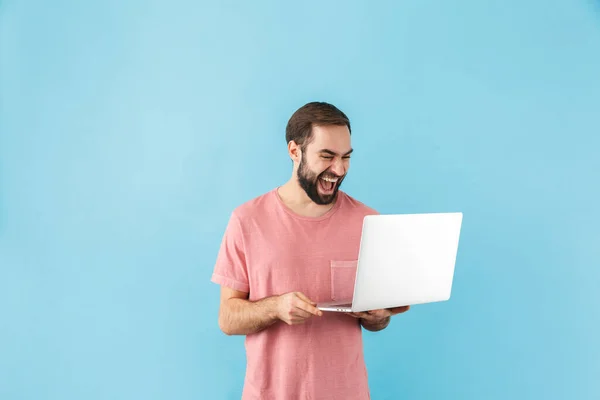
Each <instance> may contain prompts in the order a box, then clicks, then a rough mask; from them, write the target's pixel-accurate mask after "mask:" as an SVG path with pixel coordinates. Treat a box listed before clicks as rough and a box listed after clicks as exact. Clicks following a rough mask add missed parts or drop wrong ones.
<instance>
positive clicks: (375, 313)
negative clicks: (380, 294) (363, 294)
mask: <svg viewBox="0 0 600 400" xmlns="http://www.w3.org/2000/svg"><path fill="white" fill-rule="evenodd" d="M367 313H368V314H369V316H370V317H371V319H383V318H387V317H389V316H390V315H392V313H391V312H390V311H389V310H370V311H367Z"/></svg>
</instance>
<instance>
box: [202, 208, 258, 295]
mask: <svg viewBox="0 0 600 400" xmlns="http://www.w3.org/2000/svg"><path fill="white" fill-rule="evenodd" d="M211 281H212V282H214V283H216V284H219V285H224V286H227V287H230V288H232V289H234V290H239V291H240V292H246V293H249V292H250V286H249V283H248V266H247V265H246V253H245V247H244V233H243V231H242V225H241V221H240V219H239V217H238V216H237V215H236V214H235V212H234V213H232V214H231V217H230V218H229V222H228V224H227V228H226V229H225V234H224V235H223V239H222V240H221V246H220V249H219V253H218V255H217V261H216V263H215V267H214V271H213V274H212V278H211Z"/></svg>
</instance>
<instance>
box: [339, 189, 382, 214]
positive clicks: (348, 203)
mask: <svg viewBox="0 0 600 400" xmlns="http://www.w3.org/2000/svg"><path fill="white" fill-rule="evenodd" d="M338 193H339V194H340V195H341V197H342V200H343V201H344V203H345V204H344V206H345V207H347V208H348V209H351V210H353V211H354V212H356V213H358V214H362V215H377V214H379V212H378V211H377V210H376V209H374V208H373V207H370V206H368V205H366V204H365V203H363V202H362V201H360V200H358V199H356V198H354V197H352V196H350V195H349V194H348V193H346V192H343V191H341V190H340V191H339V192H338Z"/></svg>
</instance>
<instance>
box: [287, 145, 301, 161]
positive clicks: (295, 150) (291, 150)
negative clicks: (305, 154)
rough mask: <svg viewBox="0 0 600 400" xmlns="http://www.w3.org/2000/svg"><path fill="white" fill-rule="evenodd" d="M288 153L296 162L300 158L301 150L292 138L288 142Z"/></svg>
mask: <svg viewBox="0 0 600 400" xmlns="http://www.w3.org/2000/svg"><path fill="white" fill-rule="evenodd" d="M288 155H289V156H290V158H291V159H292V161H294V162H298V163H299V162H300V159H301V158H302V150H300V146H298V144H297V143H296V142H295V141H293V140H290V141H289V143H288Z"/></svg>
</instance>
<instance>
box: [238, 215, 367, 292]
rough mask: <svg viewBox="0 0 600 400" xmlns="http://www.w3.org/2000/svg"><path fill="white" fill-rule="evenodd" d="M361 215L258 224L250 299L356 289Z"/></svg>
mask: <svg viewBox="0 0 600 400" xmlns="http://www.w3.org/2000/svg"><path fill="white" fill-rule="evenodd" d="M361 232H362V220H360V221H346V222H345V223H342V224H333V223H332V224H320V225H316V226H310V225H309V226H306V225H301V224H298V225H273V224H268V225H265V226H264V227H261V226H255V231H254V232H253V233H252V234H251V235H249V240H248V241H247V243H246V246H247V253H246V254H247V257H248V259H247V265H248V279H249V284H250V299H251V300H253V299H260V298H263V297H266V296H272V295H279V294H283V293H288V292H291V291H300V292H302V293H304V294H305V295H306V296H308V297H309V298H310V299H311V300H313V301H316V302H320V301H331V300H337V299H338V298H339V297H343V296H348V295H350V296H351V294H352V290H353V287H354V276H355V273H356V260H357V258H358V251H359V246H360V236H361Z"/></svg>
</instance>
